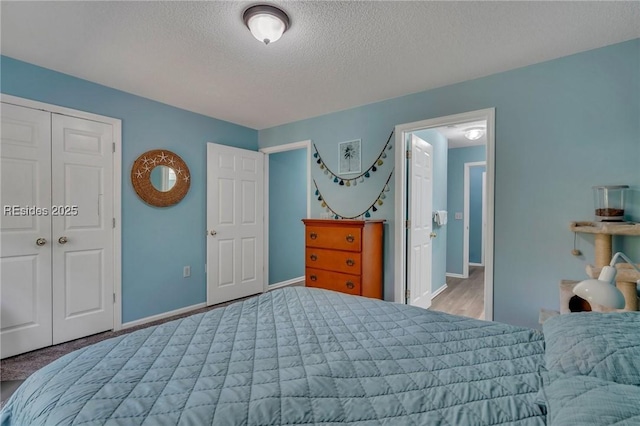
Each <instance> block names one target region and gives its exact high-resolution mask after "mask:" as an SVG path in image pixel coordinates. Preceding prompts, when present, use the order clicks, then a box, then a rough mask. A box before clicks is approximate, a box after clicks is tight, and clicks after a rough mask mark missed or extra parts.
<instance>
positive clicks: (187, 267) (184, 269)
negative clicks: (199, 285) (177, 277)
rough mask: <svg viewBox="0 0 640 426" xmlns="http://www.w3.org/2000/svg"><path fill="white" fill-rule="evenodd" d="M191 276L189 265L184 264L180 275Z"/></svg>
mask: <svg viewBox="0 0 640 426" xmlns="http://www.w3.org/2000/svg"><path fill="white" fill-rule="evenodd" d="M190 276H191V266H185V267H184V268H183V269H182V277H183V278H189V277H190Z"/></svg>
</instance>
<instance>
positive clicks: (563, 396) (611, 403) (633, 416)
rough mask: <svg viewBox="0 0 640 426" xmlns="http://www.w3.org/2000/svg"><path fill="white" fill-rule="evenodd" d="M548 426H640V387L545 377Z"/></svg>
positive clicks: (582, 378) (561, 376) (592, 379)
mask: <svg viewBox="0 0 640 426" xmlns="http://www.w3.org/2000/svg"><path fill="white" fill-rule="evenodd" d="M543 383H544V385H543V387H542V389H541V390H540V393H541V394H542V396H543V399H544V401H545V404H546V406H547V425H548V426H589V425H594V426H596V425H597V426H601V425H613V424H615V425H616V426H631V425H635V426H637V425H639V424H640V387H638V386H631V385H621V384H619V383H614V382H609V381H606V380H602V379H598V378H596V377H587V376H567V375H564V374H561V373H554V372H549V373H543Z"/></svg>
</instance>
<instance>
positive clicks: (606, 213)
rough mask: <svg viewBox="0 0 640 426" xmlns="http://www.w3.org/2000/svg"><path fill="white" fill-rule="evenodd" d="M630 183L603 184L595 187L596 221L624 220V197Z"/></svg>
mask: <svg viewBox="0 0 640 426" xmlns="http://www.w3.org/2000/svg"><path fill="white" fill-rule="evenodd" d="M627 189H629V185H603V186H594V187H593V202H594V204H595V209H596V211H595V215H596V221H598V222H620V221H624V197H625V192H626V191H627Z"/></svg>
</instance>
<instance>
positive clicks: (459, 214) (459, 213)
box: [455, 212, 462, 220]
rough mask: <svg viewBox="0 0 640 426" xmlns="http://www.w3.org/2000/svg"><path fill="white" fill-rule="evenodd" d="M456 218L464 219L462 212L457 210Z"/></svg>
mask: <svg viewBox="0 0 640 426" xmlns="http://www.w3.org/2000/svg"><path fill="white" fill-rule="evenodd" d="M455 218H456V220H462V212H456V215H455Z"/></svg>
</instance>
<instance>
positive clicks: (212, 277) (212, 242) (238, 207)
mask: <svg viewBox="0 0 640 426" xmlns="http://www.w3.org/2000/svg"><path fill="white" fill-rule="evenodd" d="M263 170H264V154H263V153H261V152H255V151H248V150H244V149H239V148H232V147H229V146H224V145H218V144H214V143H208V144H207V305H214V304H217V303H222V302H226V301H229V300H234V299H239V298H241V297H246V296H250V295H252V294H256V293H260V292H262V291H263V286H264V252H263V250H264V184H263V177H264V174H263Z"/></svg>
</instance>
